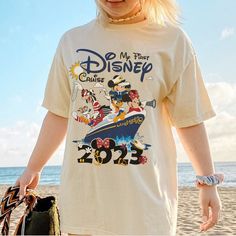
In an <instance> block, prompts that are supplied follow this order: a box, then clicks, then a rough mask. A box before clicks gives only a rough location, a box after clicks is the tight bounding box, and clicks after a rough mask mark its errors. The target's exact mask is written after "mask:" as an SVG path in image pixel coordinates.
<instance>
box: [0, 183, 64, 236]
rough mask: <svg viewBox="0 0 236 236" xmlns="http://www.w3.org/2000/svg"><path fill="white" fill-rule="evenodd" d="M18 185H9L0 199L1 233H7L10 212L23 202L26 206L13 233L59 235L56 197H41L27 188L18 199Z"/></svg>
mask: <svg viewBox="0 0 236 236" xmlns="http://www.w3.org/2000/svg"><path fill="white" fill-rule="evenodd" d="M18 193H19V187H17V186H13V187H9V188H8V189H7V191H6V193H5V195H4V197H3V198H2V200H1V205H0V207H1V211H0V224H1V222H2V221H4V223H3V227H2V231H1V233H2V235H8V234H9V225H10V216H11V212H12V211H13V210H14V209H15V208H16V207H17V206H19V205H20V204H21V203H22V202H25V203H26V205H27V207H26V209H25V212H24V214H23V216H22V217H21V218H20V220H19V223H18V224H17V227H16V229H15V232H14V235H61V231H60V216H59V212H58V208H57V203H56V198H55V197H54V196H48V197H45V198H41V197H40V196H38V194H36V193H35V192H34V191H32V190H27V193H26V196H24V198H23V199H21V200H19V196H18Z"/></svg>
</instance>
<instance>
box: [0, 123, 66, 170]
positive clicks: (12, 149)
mask: <svg viewBox="0 0 236 236" xmlns="http://www.w3.org/2000/svg"><path fill="white" fill-rule="evenodd" d="M40 126H41V125H39V124H36V123H33V122H32V123H27V122H26V121H19V122H17V123H16V124H15V125H13V126H8V127H2V128H0V153H1V158H0V166H1V167H3V166H26V165H27V163H28V160H29V158H30V155H31V153H32V151H33V148H34V146H35V144H36V141H37V137H38V135H39V131H40ZM63 149H64V143H63V144H62V145H61V146H60V147H59V149H58V151H57V152H56V153H55V155H54V156H53V157H52V158H51V159H50V160H49V161H48V163H47V164H50V165H57V164H61V162H62V156H63Z"/></svg>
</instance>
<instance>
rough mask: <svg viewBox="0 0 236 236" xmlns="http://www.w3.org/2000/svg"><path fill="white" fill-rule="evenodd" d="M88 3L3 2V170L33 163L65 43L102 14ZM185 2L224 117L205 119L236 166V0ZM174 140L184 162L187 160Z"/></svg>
mask: <svg viewBox="0 0 236 236" xmlns="http://www.w3.org/2000/svg"><path fill="white" fill-rule="evenodd" d="M84 2H85V1H82V0H60V1H58V0H57V1H56V0H50V1H48V0H41V1H36V0H7V1H6V0H3V1H0V9H1V14H0V82H1V93H0V167H3V166H25V165H26V164H27V161H28V159H29V157H30V154H31V152H32V150H33V148H34V145H35V143H36V140H37V136H38V134H39V131H40V127H41V124H42V121H43V118H44V116H45V114H46V110H45V109H44V108H43V107H41V102H42V99H43V95H44V89H45V85H46V81H47V76H48V72H49V69H50V66H51V62H52V58H53V56H54V53H55V49H56V47H57V44H58V41H59V39H60V37H61V35H62V34H63V33H64V32H65V31H67V30H68V29H70V28H73V27H76V26H78V25H82V24H85V23H87V22H88V21H90V20H91V19H93V18H94V17H95V16H96V7H95V3H94V0H86V4H84ZM178 3H179V5H180V8H181V10H182V17H181V22H182V28H183V29H184V30H185V31H186V33H187V34H188V35H189V36H190V38H191V40H192V42H193V45H194V48H195V50H196V53H197V55H198V59H199V63H200V66H201V70H202V73H203V76H204V81H205V84H206V87H207V90H208V93H209V96H210V99H211V101H212V104H213V107H214V109H215V111H216V113H217V116H216V117H214V118H212V119H210V120H208V121H206V122H205V124H206V128H207V132H208V137H209V143H210V148H211V152H212V157H213V160H214V161H233V160H235V161H236V157H235V153H236V107H235V104H236V66H235V61H236V15H235V9H236V1H235V0H225V1H222V0H214V3H213V2H212V1H210V0H205V1H204V3H202V2H201V1H193V0H188V1H186V0H179V1H178ZM174 135H175V139H176V143H177V151H178V161H179V162H186V161H188V157H187V156H186V154H185V153H184V150H183V148H182V146H181V144H180V141H179V140H178V137H177V136H176V133H174ZM63 150H64V143H63V144H62V145H61V146H60V148H59V149H58V151H57V152H56V153H55V155H54V156H53V157H52V158H51V159H50V161H49V162H48V163H47V164H48V165H53V164H61V163H62V159H63Z"/></svg>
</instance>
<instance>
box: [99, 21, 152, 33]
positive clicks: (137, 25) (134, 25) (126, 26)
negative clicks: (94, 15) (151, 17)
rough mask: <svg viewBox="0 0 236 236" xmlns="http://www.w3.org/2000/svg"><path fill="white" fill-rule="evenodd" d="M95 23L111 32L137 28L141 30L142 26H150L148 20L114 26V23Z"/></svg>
mask: <svg viewBox="0 0 236 236" xmlns="http://www.w3.org/2000/svg"><path fill="white" fill-rule="evenodd" d="M95 21H96V23H97V24H99V25H101V26H102V27H104V28H105V29H111V30H129V29H138V28H141V27H143V26H147V25H149V24H150V23H149V21H148V19H145V20H143V21H139V22H136V23H127V24H114V23H106V24H102V23H101V22H99V20H98V19H96V20H95Z"/></svg>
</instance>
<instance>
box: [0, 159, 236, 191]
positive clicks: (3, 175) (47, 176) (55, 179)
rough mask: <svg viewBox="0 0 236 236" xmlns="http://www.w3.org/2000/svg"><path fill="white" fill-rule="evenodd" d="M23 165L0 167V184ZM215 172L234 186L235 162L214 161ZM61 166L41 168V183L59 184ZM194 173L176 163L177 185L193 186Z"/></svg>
mask: <svg viewBox="0 0 236 236" xmlns="http://www.w3.org/2000/svg"><path fill="white" fill-rule="evenodd" d="M24 168H25V167H0V184H9V185H13V184H14V183H15V181H16V180H17V178H18V177H19V176H20V175H21V174H22V172H23V171H24ZM215 169H216V172H223V173H224V174H225V181H224V183H223V184H222V185H221V186H222V187H236V162H216V163H215ZM60 173H61V166H46V167H44V169H43V172H42V175H41V179H40V183H39V184H41V185H58V184H60ZM194 180H195V174H194V171H193V168H192V166H191V164H190V163H179V164H178V181H179V186H181V187H182V186H186V187H193V186H194Z"/></svg>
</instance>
